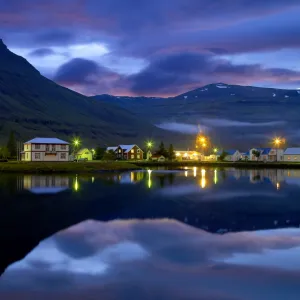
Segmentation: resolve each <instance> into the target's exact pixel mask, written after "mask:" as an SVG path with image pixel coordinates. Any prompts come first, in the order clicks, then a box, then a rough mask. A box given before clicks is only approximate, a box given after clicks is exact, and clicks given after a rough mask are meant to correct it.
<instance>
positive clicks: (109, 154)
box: [102, 150, 116, 160]
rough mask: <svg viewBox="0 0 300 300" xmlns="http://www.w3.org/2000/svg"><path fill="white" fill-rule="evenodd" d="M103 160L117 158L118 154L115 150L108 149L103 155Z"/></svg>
mask: <svg viewBox="0 0 300 300" xmlns="http://www.w3.org/2000/svg"><path fill="white" fill-rule="evenodd" d="M102 160H116V154H115V152H114V151H113V150H109V151H106V152H105V153H104V155H103V157H102Z"/></svg>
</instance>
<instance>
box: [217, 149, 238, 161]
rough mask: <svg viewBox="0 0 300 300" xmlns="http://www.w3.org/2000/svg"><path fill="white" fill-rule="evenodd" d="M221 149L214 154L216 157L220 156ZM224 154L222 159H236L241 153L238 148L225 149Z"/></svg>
mask: <svg viewBox="0 0 300 300" xmlns="http://www.w3.org/2000/svg"><path fill="white" fill-rule="evenodd" d="M222 152H223V151H218V153H217V154H216V157H217V158H218V157H220V155H221V154H222ZM225 152H226V154H227V155H226V156H225V158H224V161H238V160H239V159H240V158H241V153H240V152H239V150H225Z"/></svg>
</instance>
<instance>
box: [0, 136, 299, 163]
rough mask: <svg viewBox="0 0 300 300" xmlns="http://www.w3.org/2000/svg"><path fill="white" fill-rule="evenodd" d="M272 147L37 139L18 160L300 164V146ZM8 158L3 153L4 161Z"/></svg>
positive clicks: (205, 140) (279, 142)
mask: <svg viewBox="0 0 300 300" xmlns="http://www.w3.org/2000/svg"><path fill="white" fill-rule="evenodd" d="M11 139H12V138H11V137H10V141H9V143H8V146H7V148H8V149H6V152H7V155H6V156H8V153H10V152H12V151H11V150H10V149H9V148H13V150H14V151H15V148H14V141H12V140H11ZM272 144H273V145H272V146H271V147H268V148H261V147H253V148H250V149H248V150H247V151H241V150H239V149H222V148H221V147H220V148H219V147H216V146H214V145H212V144H211V143H210V141H209V137H207V136H205V135H203V134H201V133H200V134H198V135H197V137H196V143H195V147H194V149H177V148H174V147H173V145H172V144H171V145H169V147H165V145H164V143H163V142H160V143H159V144H158V145H156V144H155V143H154V142H153V141H146V142H145V143H144V145H143V146H141V145H137V144H130V145H123V144H120V145H111V146H108V147H105V148H100V147H96V148H92V149H90V148H87V147H85V146H84V145H82V142H81V140H80V138H73V140H72V141H71V142H68V141H64V140H61V139H59V138H46V137H45V138H43V137H36V138H33V139H31V140H29V141H27V142H25V143H24V144H23V145H22V146H21V148H22V149H20V151H17V158H18V160H21V161H24V162H30V161H37V162H40V161H44V162H46V161H49V162H53V161H57V162H68V161H76V162H79V161H92V160H103V161H116V160H120V161H121V160H124V161H142V160H146V161H152V162H165V161H204V162H217V161H224V162H238V161H244V162H246V161H251V162H255V161H257V162H300V147H299V148H297V147H295V148H285V147H284V144H285V140H284V139H282V138H278V137H277V138H274V140H273V141H272ZM3 158H5V157H4V155H3V151H2V159H3Z"/></svg>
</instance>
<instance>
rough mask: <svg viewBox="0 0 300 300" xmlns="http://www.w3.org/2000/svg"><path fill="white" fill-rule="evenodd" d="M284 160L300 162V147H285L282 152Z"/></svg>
mask: <svg viewBox="0 0 300 300" xmlns="http://www.w3.org/2000/svg"><path fill="white" fill-rule="evenodd" d="M283 157H284V159H283V160H284V161H289V162H292V161H293V162H300V148H287V149H286V150H285V151H284V154H283Z"/></svg>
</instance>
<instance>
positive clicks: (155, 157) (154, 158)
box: [151, 154, 166, 162]
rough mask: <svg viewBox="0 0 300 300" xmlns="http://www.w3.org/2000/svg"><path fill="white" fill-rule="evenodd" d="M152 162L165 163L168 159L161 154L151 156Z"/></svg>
mask: <svg viewBox="0 0 300 300" xmlns="http://www.w3.org/2000/svg"><path fill="white" fill-rule="evenodd" d="M151 160H152V161H158V162H164V161H166V157H165V156H163V155H160V154H154V155H152V156H151Z"/></svg>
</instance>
